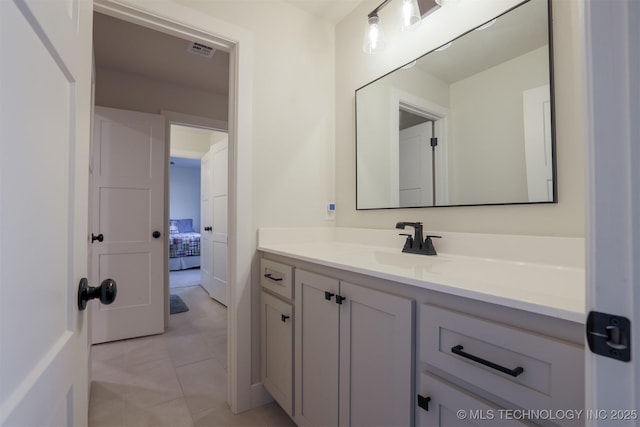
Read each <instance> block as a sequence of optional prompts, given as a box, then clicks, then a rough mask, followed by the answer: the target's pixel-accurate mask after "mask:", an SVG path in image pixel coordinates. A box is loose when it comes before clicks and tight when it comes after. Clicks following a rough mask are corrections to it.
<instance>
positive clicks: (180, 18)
mask: <svg viewBox="0 0 640 427" xmlns="http://www.w3.org/2000/svg"><path fill="white" fill-rule="evenodd" d="M94 10H95V11H97V12H100V13H104V14H107V15H110V16H113V17H115V18H118V19H122V20H125V21H128V22H132V23H134V24H137V25H142V26H144V27H147V28H151V29H154V30H158V31H161V32H164V33H167V34H171V35H175V36H178V37H185V36H188V37H189V38H190V39H195V40H198V41H200V42H202V43H206V44H209V45H214V46H215V47H216V48H219V49H221V50H223V51H228V52H229V54H230V61H229V67H230V73H229V74H230V82H229V122H228V123H229V129H228V130H229V284H230V288H229V307H228V308H229V310H228V325H229V326H228V328H229V331H228V337H229V338H228V361H229V362H228V375H229V378H228V381H227V382H228V396H227V398H228V402H229V405H230V406H231V410H232V411H233V412H235V413H238V412H242V411H244V410H247V409H250V408H251V407H253V406H255V405H256V404H257V403H260V402H257V400H258V399H257V396H258V394H257V393H256V394H255V396H256V397H253V396H252V387H251V262H252V258H253V255H254V253H255V250H256V233H255V231H254V229H255V227H254V224H253V206H252V114H251V105H252V101H251V98H252V92H253V83H252V82H253V71H252V70H253V35H252V33H251V32H250V31H248V30H246V29H243V28H240V27H237V26H235V25H232V24H229V23H227V22H224V21H222V20H220V19H217V18H214V17H212V16H209V15H206V14H203V13H201V12H198V11H196V10H194V9H190V8H188V7H186V6H182V5H179V4H176V3H173V2H160V1H155V2H149V1H144V0H95V1H94ZM89 65H90V64H87V66H89Z"/></svg>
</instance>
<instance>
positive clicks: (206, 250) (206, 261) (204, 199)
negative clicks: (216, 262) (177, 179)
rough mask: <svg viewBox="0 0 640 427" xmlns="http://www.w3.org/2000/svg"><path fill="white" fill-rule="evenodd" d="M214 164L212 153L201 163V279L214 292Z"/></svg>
mask: <svg viewBox="0 0 640 427" xmlns="http://www.w3.org/2000/svg"><path fill="white" fill-rule="evenodd" d="M212 181H213V162H212V155H211V151H208V152H207V153H206V154H205V155H204V156H202V159H201V161H200V194H201V200H200V277H201V282H202V287H203V288H204V289H205V290H206V291H207V292H208V293H209V295H211V293H212V292H213V231H212V230H213V200H212V197H211V191H212V188H211V187H212V185H213V182H212Z"/></svg>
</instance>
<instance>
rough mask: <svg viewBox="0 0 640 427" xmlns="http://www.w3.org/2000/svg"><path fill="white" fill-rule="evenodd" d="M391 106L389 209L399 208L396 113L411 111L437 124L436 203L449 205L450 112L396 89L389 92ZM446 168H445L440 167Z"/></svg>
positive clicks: (398, 151)
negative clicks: (392, 207) (391, 207)
mask: <svg viewBox="0 0 640 427" xmlns="http://www.w3.org/2000/svg"><path fill="white" fill-rule="evenodd" d="M390 100H391V106H390V108H389V111H390V112H391V113H390V116H389V120H390V123H391V125H390V128H389V129H390V133H389V141H390V144H389V163H390V169H389V171H390V176H389V179H390V183H391V186H390V188H391V190H390V193H391V194H390V195H389V200H390V202H391V206H400V198H399V197H400V196H399V192H398V188H399V187H400V169H399V167H400V133H399V132H398V129H399V127H400V122H399V121H400V118H399V116H398V114H396V113H397V112H398V110H400V109H403V110H406V111H410V112H412V113H413V114H415V115H417V116H422V117H426V118H428V119H429V120H435V121H436V135H437V136H438V142H439V143H438V149H437V150H436V153H435V154H436V163H437V165H438V166H439V167H437V168H436V176H435V179H436V199H437V200H436V204H438V205H446V204H448V203H449V154H448V152H449V143H448V130H449V124H448V117H449V109H448V108H445V107H442V106H441V105H438V104H436V103H434V102H431V101H429V100H426V99H423V98H421V97H419V96H416V95H415V94H412V93H409V92H405V91H402V90H399V89H392V90H391V97H390ZM443 166H446V167H443Z"/></svg>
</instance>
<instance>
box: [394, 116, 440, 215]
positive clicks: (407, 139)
mask: <svg viewBox="0 0 640 427" xmlns="http://www.w3.org/2000/svg"><path fill="white" fill-rule="evenodd" d="M430 138H431V122H426V123H421V124H419V125H415V126H412V127H410V128H407V129H403V130H401V131H400V145H399V150H400V151H399V155H400V206H401V207H402V206H404V207H410V206H433V174H432V161H431V157H432V153H431V143H430V140H429V139H430Z"/></svg>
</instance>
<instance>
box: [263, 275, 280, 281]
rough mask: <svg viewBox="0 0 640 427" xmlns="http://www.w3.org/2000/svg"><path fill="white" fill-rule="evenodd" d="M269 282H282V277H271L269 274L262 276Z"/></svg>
mask: <svg viewBox="0 0 640 427" xmlns="http://www.w3.org/2000/svg"><path fill="white" fill-rule="evenodd" d="M264 277H266V278H267V279H269V280H273V281H274V282H282V277H273V276H272V275H271V273H267V274H265V275H264Z"/></svg>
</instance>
